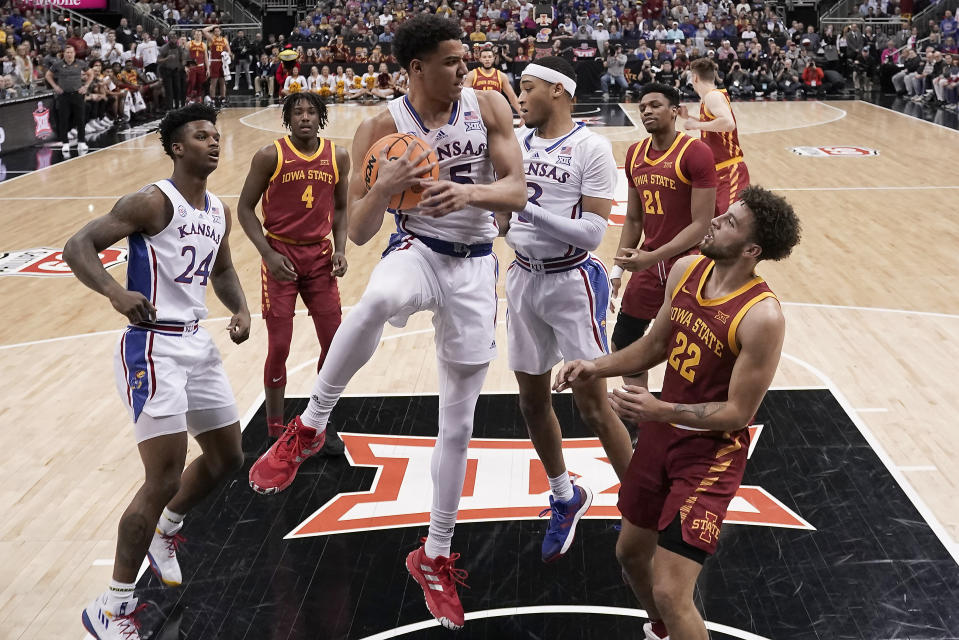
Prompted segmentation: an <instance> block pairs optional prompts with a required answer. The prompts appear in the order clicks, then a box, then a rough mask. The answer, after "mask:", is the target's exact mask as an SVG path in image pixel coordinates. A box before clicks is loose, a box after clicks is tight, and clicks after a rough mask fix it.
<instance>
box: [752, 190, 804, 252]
mask: <svg viewBox="0 0 959 640" xmlns="http://www.w3.org/2000/svg"><path fill="white" fill-rule="evenodd" d="M739 199H740V200H742V202H743V204H745V205H746V206H747V207H749V210H750V211H752V212H753V241H754V242H755V243H756V244H758V245H759V247H760V249H762V253H760V254H759V260H782V259H783V258H786V257H788V256H789V254H790V253H792V250H793V247H795V246H796V245H797V244H799V239H800V237H801V236H802V224H801V223H800V222H799V217H798V216H796V212H795V211H793V207H792V205H791V204H789V203H788V202H786V199H785V198H783V197H781V196H777V195H776V194H774V193H773V192H772V191H769V190H767V189H763V188H762V187H758V186H756V185H752V186H749V187H746V188H745V189H743V190H742V192H740V194H739Z"/></svg>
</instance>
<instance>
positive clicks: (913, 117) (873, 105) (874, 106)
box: [856, 98, 959, 133]
mask: <svg viewBox="0 0 959 640" xmlns="http://www.w3.org/2000/svg"><path fill="white" fill-rule="evenodd" d="M856 102H861V103H863V104H868V105H869V106H870V107H873V108H876V109H882V110H883V111H888V112H889V113H891V114H893V115H897V116H901V117H903V118H908V119H909V120H911V121H912V122H921V123H923V124H931V125H932V126H934V127H939V128H940V129H945V130H946V131H948V132H950V133H959V129H952V128H950V127H947V126H945V125H942V124H939V123H937V122H929V121H928V120H923V119H922V118H917V117H916V116H911V115H909V114H908V113H902V112H901V111H896V110H895V109H890V108H889V107H884V106H882V105H881V104H873V103H872V102H867V101H866V100H862V99H861V98H856Z"/></svg>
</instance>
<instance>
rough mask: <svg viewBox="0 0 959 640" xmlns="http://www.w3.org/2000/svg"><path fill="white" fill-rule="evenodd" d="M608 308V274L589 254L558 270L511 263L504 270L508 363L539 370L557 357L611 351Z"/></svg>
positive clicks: (586, 356)
mask: <svg viewBox="0 0 959 640" xmlns="http://www.w3.org/2000/svg"><path fill="white" fill-rule="evenodd" d="M608 307H609V276H608V275H607V274H606V268H605V267H604V266H603V263H602V262H600V261H599V260H598V259H596V258H594V257H592V256H590V257H589V259H587V260H586V261H585V262H584V263H583V264H581V265H579V266H578V267H575V268H573V269H570V270H568V271H561V272H558V273H543V272H534V271H528V270H527V269H526V268H524V267H523V266H522V265H520V264H519V263H518V262H513V264H511V265H510V267H509V269H508V270H507V272H506V335H507V343H508V350H509V368H510V369H511V370H512V371H520V372H522V373H528V374H530V375H540V374H542V373H546V372H548V371H550V370H551V369H552V368H553V366H554V365H555V364H556V363H557V362H559V361H560V360H566V361H567V362H569V361H571V360H592V359H593V358H598V357H599V356H601V355H603V354H605V353H609V343H608V342H607V340H606V310H607V308H608Z"/></svg>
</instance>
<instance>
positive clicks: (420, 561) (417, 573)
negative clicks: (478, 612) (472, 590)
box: [406, 546, 469, 631]
mask: <svg viewBox="0 0 959 640" xmlns="http://www.w3.org/2000/svg"><path fill="white" fill-rule="evenodd" d="M425 549H426V548H425V546H422V547H419V548H418V549H416V550H415V551H411V552H410V554H409V555H408V556H406V570H407V571H409V572H410V575H411V576H413V579H414V580H416V582H417V583H418V584H419V585H420V587H421V588H422V589H423V597H424V598H426V608H427V609H429V610H430V613H431V614H433V617H434V618H436V619H437V620H438V621H439V623H440V624H441V625H443V626H444V627H446V628H447V629H449V630H451V631H456V630H458V629H462V628H463V624H464V623H465V619H464V617H463V605H462V604H461V603H460V597H459V595H457V593H456V585H457V584H461V585H463V586H464V587H466V577H467V576H468V575H469V574H468V573H466V572H465V571H463V570H462V569H457V568H456V567H454V566H453V563H455V562H456V561H457V560H458V559H459V557H460V554H458V553H452V554H450V557H449V558H445V557H443V556H439V557H438V558H435V559H433V560H430V559H429V558H428V557H427V556H426V550H425ZM466 588H467V589H468V588H469V587H466Z"/></svg>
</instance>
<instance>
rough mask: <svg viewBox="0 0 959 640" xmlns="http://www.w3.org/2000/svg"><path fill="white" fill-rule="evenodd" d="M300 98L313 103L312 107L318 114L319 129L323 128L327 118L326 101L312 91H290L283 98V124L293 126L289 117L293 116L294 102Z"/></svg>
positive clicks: (289, 127) (290, 127) (287, 126)
mask: <svg viewBox="0 0 959 640" xmlns="http://www.w3.org/2000/svg"><path fill="white" fill-rule="evenodd" d="M300 100H302V101H304V102H308V103H310V104H311V105H313V108H314V109H316V112H317V113H318V114H319V116H320V129H323V128H325V127H326V120H327V111H326V103H325V102H323V99H322V98H321V97H320V94H318V93H312V92H310V91H300V92H297V93H291V94H290V95H288V96H287V97H286V98H285V99H284V100H283V126H284V127H286V128H287V129H292V128H293V123H292V121H291V118H292V117H293V107H295V106H296V103H297V102H299V101H300Z"/></svg>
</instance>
